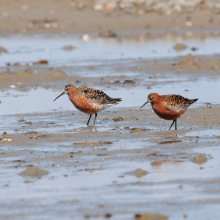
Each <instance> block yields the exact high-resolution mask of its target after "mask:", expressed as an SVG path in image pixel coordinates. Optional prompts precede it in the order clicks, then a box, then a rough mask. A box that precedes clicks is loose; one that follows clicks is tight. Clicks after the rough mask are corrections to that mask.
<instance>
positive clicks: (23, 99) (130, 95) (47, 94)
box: [0, 79, 220, 115]
mask: <svg viewBox="0 0 220 220" xmlns="http://www.w3.org/2000/svg"><path fill="white" fill-rule="evenodd" d="M97 89H101V90H103V91H104V92H105V93H106V94H108V95H109V96H110V97H117V98H118V97H120V98H122V100H123V101H122V102H120V104H119V105H116V106H115V107H111V108H109V110H112V111H113V110H114V109H117V108H122V107H136V108H140V107H141V106H142V105H143V104H144V102H146V101H147V96H148V94H150V93H152V92H157V93H158V94H160V95H164V94H167V91H169V93H170V94H180V95H182V96H184V97H187V98H191V99H194V98H199V100H198V101H197V102H196V103H195V104H194V105H192V107H196V106H197V105H204V106H207V105H208V106H210V104H207V105H206V103H213V104H216V103H220V99H218V96H217V97H216V96H213V94H215V93H220V87H219V80H218V79H210V80H207V79H203V80H198V81H187V82H178V81H177V82H174V83H172V84H171V83H167V84H161V85H155V86H151V88H150V89H147V88H146V87H145V86H139V87H122V88H120V89H118V88H115V89H111V88H108V89H106V88H99V87H97ZM61 92H62V90H60V91H57V90H50V89H43V88H39V89H32V90H30V91H25V92H21V91H17V90H12V89H11V90H7V91H5V92H0V100H1V102H2V103H1V114H2V115H5V114H15V113H32V112H45V111H53V110H62V111H63V110H71V111H75V110H76V109H75V108H74V106H73V105H72V103H71V102H70V101H69V100H68V98H67V96H66V95H64V96H62V97H60V98H59V99H57V100H56V101H55V102H53V100H54V99H55V98H56V97H57V96H58V95H59V94H60V93H61ZM15 96H16V97H15ZM146 107H147V106H146ZM146 107H145V108H146ZM147 108H150V105H148V107H147Z"/></svg>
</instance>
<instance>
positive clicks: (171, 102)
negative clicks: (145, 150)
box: [141, 93, 198, 130]
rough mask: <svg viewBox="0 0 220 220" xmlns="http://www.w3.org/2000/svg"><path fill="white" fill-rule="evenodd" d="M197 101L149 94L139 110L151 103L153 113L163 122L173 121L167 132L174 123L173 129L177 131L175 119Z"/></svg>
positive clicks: (177, 96)
mask: <svg viewBox="0 0 220 220" xmlns="http://www.w3.org/2000/svg"><path fill="white" fill-rule="evenodd" d="M197 100H198V99H187V98H184V97H183V96H181V95H161V96H160V95H158V94H157V93H151V94H149V95H148V100H147V102H145V103H144V104H143V105H142V106H141V108H143V107H144V106H145V105H146V104H147V103H151V105H152V109H153V110H154V112H155V113H156V114H157V115H158V116H159V117H160V118H163V119H165V120H173V122H172V124H171V126H170V128H169V130H170V129H171V127H172V126H173V124H174V122H175V129H176V130H177V118H179V117H180V116H181V115H182V114H183V113H185V112H186V110H187V108H188V107H189V106H190V105H192V104H193V103H194V102H196V101H197Z"/></svg>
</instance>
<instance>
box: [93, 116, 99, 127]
mask: <svg viewBox="0 0 220 220" xmlns="http://www.w3.org/2000/svg"><path fill="white" fill-rule="evenodd" d="M97 115H98V114H97V113H95V120H96V118H97ZM95 120H94V123H93V125H95Z"/></svg>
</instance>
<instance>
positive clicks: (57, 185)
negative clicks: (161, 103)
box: [0, 36, 220, 220]
mask: <svg viewBox="0 0 220 220" xmlns="http://www.w3.org/2000/svg"><path fill="white" fill-rule="evenodd" d="M176 42H184V44H186V45H187V46H188V48H187V49H186V50H184V51H181V52H176V51H175V50H173V49H172V47H173V46H174V44H175V43H176ZM217 43H218V38H207V39H194V38H190V39H187V40H185V39H183V38H181V37H173V38H172V37H171V38H169V37H168V38H167V37H163V38H160V39H157V38H156V39H146V38H139V40H137V39H136V40H128V39H126V38H125V39H101V38H92V39H90V40H89V41H88V42H83V41H82V40H81V39H79V38H73V37H66V38H59V37H55V38H41V37H39V36H37V37H35V36H33V37H31V38H30V37H26V38H23V37H10V38H8V39H6V38H3V37H1V38H0V45H1V46H4V47H5V48H6V49H8V51H9V53H8V54H1V55H0V58H1V60H0V65H1V66H5V65H6V64H7V63H10V64H13V63H15V62H20V63H21V64H27V63H32V62H34V61H37V60H40V59H47V60H49V65H48V66H53V67H54V66H55V67H56V66H63V65H66V66H71V65H75V64H77V65H90V64H92V63H101V64H103V63H105V62H106V61H114V60H116V59H117V60H118V59H129V58H132V59H139V57H140V56H141V57H143V58H149V59H153V58H160V57H175V56H179V55H185V54H188V53H192V54H204V55H208V54H213V53H219V52H220V48H219V47H216V44H217ZM68 44H69V45H73V46H74V47H75V48H74V49H73V50H72V51H64V50H63V49H62V47H63V46H65V45H68ZM191 47H198V50H197V51H192V50H191ZM103 72H105V74H106V72H107V73H108V71H103ZM89 73H90V72H89ZM89 73H88V74H87V73H84V74H85V75H83V76H86V77H87V76H89ZM68 74H71V72H70V73H68ZM101 74H103V73H101ZM117 74H118V73H117ZM133 74H134V73H132V72H128V73H126V76H128V75H129V76H132V75H133ZM134 75H135V74H134ZM93 77H94V74H93ZM142 78H143V79H144V76H143V77H142ZM93 87H95V88H97V89H101V90H103V91H104V92H105V93H107V94H108V95H109V96H111V97H121V98H122V100H123V101H122V102H121V103H120V104H119V105H117V106H115V107H112V108H109V109H107V110H105V112H107V111H109V112H107V113H108V114H112V115H110V116H111V117H109V118H113V117H114V115H118V114H117V112H120V114H123V113H125V111H124V112H123V108H131V109H133V110H134V109H139V108H140V106H141V105H143V103H144V102H146V100H147V95H148V94H149V93H151V92H157V93H159V94H160V95H163V94H172V93H173V94H180V95H183V96H185V97H187V98H192V99H193V98H199V100H198V101H197V102H196V103H195V104H193V105H192V106H191V107H190V108H197V107H200V109H201V107H203V106H204V107H205V108H204V109H207V108H208V109H209V108H210V107H211V108H210V111H209V112H208V111H207V114H211V113H212V112H211V110H212V105H214V104H218V103H220V100H219V98H218V96H214V95H213V94H218V93H219V92H220V87H219V78H218V77H216V78H211V77H206V78H200V79H195V80H194V79H193V80H192V79H189V77H188V76H187V77H184V78H180V77H179V78H178V77H176V78H175V77H172V75H168V76H167V77H166V78H160V77H158V78H149V79H147V80H145V79H144V80H143V81H142V82H141V83H140V84H137V85H135V86H131V85H124V84H121V85H110V86H109V88H106V87H104V86H97V87H96V86H93ZM56 88H57V87H56ZM61 92H62V88H61V89H60V90H57V89H56V90H53V89H50V88H49V89H44V88H37V89H31V90H26V91H21V90H19V89H17V88H15V89H11V88H10V89H5V90H4V91H1V92H0V100H1V104H0V111H1V117H0V118H1V123H0V124H1V129H2V132H1V136H0V138H5V137H7V138H11V139H12V141H11V142H3V141H1V140H0V168H1V169H0V175H1V178H0V189H2V190H1V196H0V209H1V212H0V218H1V216H3V218H2V219H4V218H6V219H24V218H28V219H36V218H37V219H40V218H42V219H61V218H62V217H63V215H64V213H65V216H67V219H77V220H78V219H84V217H85V215H86V214H88V215H89V216H90V219H106V217H105V214H106V213H110V214H112V217H111V219H115V220H118V219H123V220H124V219H126V220H127V219H128V220H129V219H132V220H133V219H134V214H135V213H160V214H164V215H167V216H168V217H169V220H177V219H178V220H182V219H190V220H191V219H192V220H195V219H199V220H207V219H219V216H220V211H219V203H220V199H219V192H220V188H219V186H220V184H219V179H220V174H219V168H220V164H219V160H220V147H219V140H218V138H217V137H215V136H219V135H220V133H219V129H216V127H215V128H213V129H212V128H210V127H211V126H214V124H211V121H210V122H209V121H208V122H206V123H207V129H205V128H204V127H202V126H203V122H201V121H198V124H199V126H198V128H194V127H193V126H192V125H190V127H188V128H187V126H185V125H184V131H181V129H182V127H181V129H180V131H179V130H178V132H179V133H175V132H176V131H173V130H172V131H166V129H167V127H168V126H167V125H168V124H169V123H168V124H166V123H165V124H163V123H162V122H161V121H158V122H156V123H153V124H149V123H148V122H149V118H146V117H145V115H144V117H142V118H144V120H146V124H147V123H148V124H147V125H146V124H145V123H143V124H141V117H140V119H139V121H135V120H133V121H132V120H131V116H133V115H134V112H132V113H131V114H128V115H127V116H126V117H127V119H126V120H124V121H123V122H121V124H120V122H117V123H115V122H113V121H112V120H111V119H110V120H109V121H105V122H104V123H103V122H102V121H99V118H98V121H97V126H95V127H92V126H89V127H86V126H85V122H83V120H87V119H88V118H87V116H85V115H84V114H78V113H77V118H76V116H74V115H73V116H72V112H74V111H76V109H75V108H74V106H73V105H72V103H71V102H70V101H69V100H68V98H67V96H66V95H65V96H62V97H60V98H59V99H58V100H56V102H53V100H54V98H56V97H57V96H58V95H59V94H60V93H61ZM145 108H148V109H150V108H151V106H150V105H146V106H145ZM125 110H126V113H127V109H125ZM215 110H216V108H215ZM35 112H38V113H37V114H31V113H35ZM57 112H58V113H57ZM16 113H17V114H18V113H19V114H22V113H23V115H21V116H18V117H15V116H14V114H16ZM29 113H30V114H29ZM141 113H143V112H141ZM141 113H140V114H141ZM144 113H145V112H144ZM103 114H105V113H104V112H103ZM138 114H139V112H138ZM188 114H189V116H190V111H189V113H188ZM198 114H201V115H203V113H200V112H198ZM82 115H83V117H81V116H82ZM106 115H107V114H106ZM152 115H153V114H152ZM108 116H109V115H108ZM21 117H22V118H24V119H25V121H24V122H23V123H20V122H18V121H19V119H20V118H21ZM155 117H156V116H155ZM210 117H212V116H210ZM72 120H74V122H72ZM150 120H154V119H153V118H150ZM190 120H191V119H190ZM28 121H31V122H32V124H30V125H29V124H26V123H25V122H28ZM144 122H145V121H144ZM122 123H123V125H122ZM157 123H158V124H159V126H157V127H156V125H158V124H157ZM140 124H141V125H140ZM217 125H218V122H217V121H216V126H217ZM128 126H130V128H132V127H140V128H145V129H147V130H146V131H144V132H142V131H140V132H134V133H131V131H130V130H129V129H125V128H126V127H128ZM200 127H202V128H200ZM15 128H16V129H17V130H15ZM32 130H34V131H36V132H37V133H38V134H36V136H37V135H42V134H50V135H51V136H52V137H51V138H45V139H30V138H29V136H28V135H25V133H26V132H29V131H32ZM3 131H6V132H7V134H5V135H2V133H3ZM182 132H185V133H182ZM175 134H177V136H178V140H179V142H178V141H176V142H175V140H176V139H175V138H176V136H175ZM213 135H215V136H213ZM197 136H199V137H201V139H199V138H198V137H197ZM173 138H174V141H173ZM200 140H202V141H200ZM99 141H103V142H105V141H107V142H111V143H110V144H100V145H99V143H98V142H99ZM85 142H92V143H94V142H95V143H96V142H97V144H91V145H89V144H88V145H86V144H78V145H77V144H75V143H85ZM161 142H162V143H163V142H166V144H160V143H161ZM70 153H73V154H70ZM199 153H201V154H204V155H205V156H206V157H207V162H205V163H204V164H202V165H198V164H195V163H193V162H191V158H192V157H194V156H196V155H198V154H199ZM19 160H20V162H19ZM22 161H23V162H22ZM30 164H32V165H35V166H37V167H39V168H42V169H45V170H47V171H48V173H49V174H48V175H46V176H42V177H39V178H38V177H22V176H20V175H18V174H19V173H20V172H21V171H23V170H25V169H26V165H30ZM138 168H140V169H142V170H145V171H147V174H146V175H143V176H142V177H140V178H138V177H136V176H132V175H128V174H126V173H127V172H130V171H134V170H135V169H138ZM207 210H208V211H207ZM184 215H187V218H186V217H184Z"/></svg>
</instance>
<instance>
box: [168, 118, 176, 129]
mask: <svg viewBox="0 0 220 220" xmlns="http://www.w3.org/2000/svg"><path fill="white" fill-rule="evenodd" d="M174 122H176V119H175V120H173V122H172V124H171V125H170V128H169V130H170V129H171V128H172V126H173V124H174ZM175 125H176V123H175Z"/></svg>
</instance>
